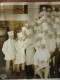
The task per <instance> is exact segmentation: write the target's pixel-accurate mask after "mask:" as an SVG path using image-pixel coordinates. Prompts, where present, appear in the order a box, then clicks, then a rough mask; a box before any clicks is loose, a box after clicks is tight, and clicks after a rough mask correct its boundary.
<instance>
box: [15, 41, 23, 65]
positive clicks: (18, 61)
mask: <svg viewBox="0 0 60 80" xmlns="http://www.w3.org/2000/svg"><path fill="white" fill-rule="evenodd" d="M15 48H16V59H15V64H22V63H25V43H24V41H19V40H18V41H17V42H16V43H15Z"/></svg>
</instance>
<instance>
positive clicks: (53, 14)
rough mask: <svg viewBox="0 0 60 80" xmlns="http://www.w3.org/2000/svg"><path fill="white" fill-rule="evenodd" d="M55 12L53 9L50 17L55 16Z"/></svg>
mask: <svg viewBox="0 0 60 80" xmlns="http://www.w3.org/2000/svg"><path fill="white" fill-rule="evenodd" d="M56 14H57V12H56V11H55V7H53V8H52V12H51V16H54V17H55V16H56Z"/></svg>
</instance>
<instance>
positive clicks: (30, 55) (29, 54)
mask: <svg viewBox="0 0 60 80" xmlns="http://www.w3.org/2000/svg"><path fill="white" fill-rule="evenodd" d="M33 41H34V40H33V38H28V39H27V40H26V45H27V47H26V65H32V64H33V63H34V62H33V61H34V53H35V51H34V46H33Z"/></svg>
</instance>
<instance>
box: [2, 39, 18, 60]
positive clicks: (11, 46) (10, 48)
mask: <svg viewBox="0 0 60 80" xmlns="http://www.w3.org/2000/svg"><path fill="white" fill-rule="evenodd" d="M2 51H3V53H4V55H5V58H4V59H5V60H13V59H15V55H16V51H15V40H13V39H12V40H11V39H10V38H9V39H8V40H7V41H5V42H4V44H3V48H2Z"/></svg>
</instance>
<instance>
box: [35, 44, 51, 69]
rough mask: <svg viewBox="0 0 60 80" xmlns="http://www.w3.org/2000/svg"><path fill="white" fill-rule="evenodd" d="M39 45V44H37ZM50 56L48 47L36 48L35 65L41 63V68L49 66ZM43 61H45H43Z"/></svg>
mask: <svg viewBox="0 0 60 80" xmlns="http://www.w3.org/2000/svg"><path fill="white" fill-rule="evenodd" d="M37 45H39V44H37ZM49 58H50V53H49V50H48V48H44V49H42V48H40V47H39V48H36V53H35V56H34V65H39V66H40V69H41V68H44V67H47V66H48V63H47V61H48V59H49ZM42 61H43V62H42Z"/></svg>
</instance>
